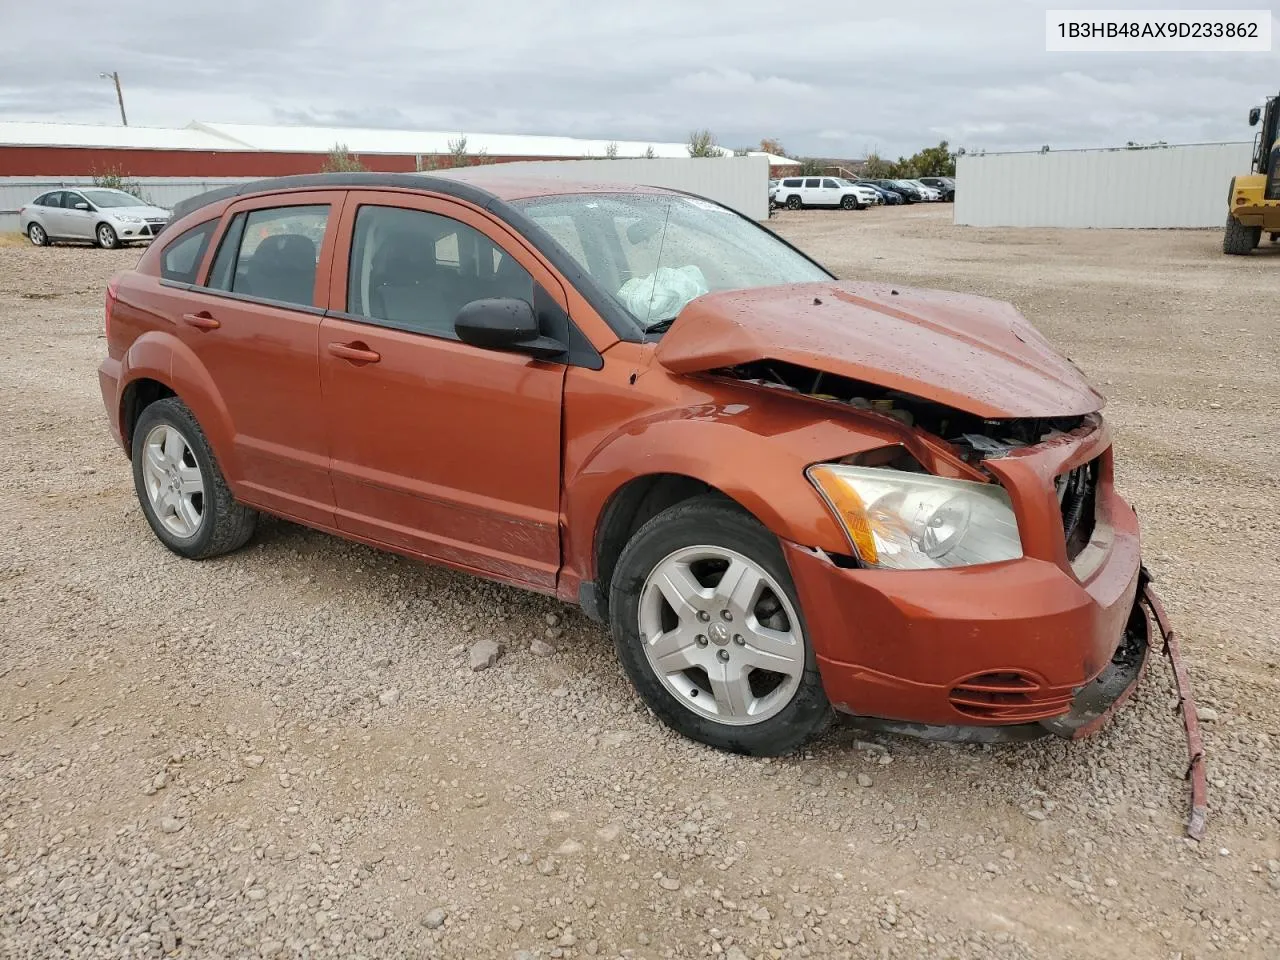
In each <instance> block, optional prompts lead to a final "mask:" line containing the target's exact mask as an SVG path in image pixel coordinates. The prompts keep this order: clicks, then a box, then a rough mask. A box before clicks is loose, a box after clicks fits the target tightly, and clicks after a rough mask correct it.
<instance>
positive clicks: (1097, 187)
mask: <svg viewBox="0 0 1280 960" xmlns="http://www.w3.org/2000/svg"><path fill="white" fill-rule="evenodd" d="M1252 151H1253V144H1252V143H1250V142H1247V141H1244V142H1238V143H1191V144H1179V145H1174V146H1157V147H1136V148H1134V147H1117V148H1112V149H1106V150H1050V151H1047V152H1039V151H1037V152H1034V153H988V154H982V155H977V154H969V155H965V156H963V157H960V158H959V161H958V162H957V166H956V205H955V222H956V223H957V224H963V225H966V226H973V227H1138V228H1141V227H1147V228H1151V227H1221V226H1222V224H1223V222H1224V221H1225V219H1226V215H1227V214H1226V211H1227V190H1228V188H1229V186H1230V184H1231V178H1232V177H1233V176H1235V175H1236V174H1241V173H1248V172H1249V162H1250V158H1251V156H1252Z"/></svg>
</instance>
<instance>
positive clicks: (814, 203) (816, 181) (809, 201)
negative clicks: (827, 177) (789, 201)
mask: <svg viewBox="0 0 1280 960" xmlns="http://www.w3.org/2000/svg"><path fill="white" fill-rule="evenodd" d="M800 200H801V201H802V202H803V203H804V204H805V206H811V207H819V206H822V203H823V200H822V178H821V177H805V179H804V186H803V187H801V188H800Z"/></svg>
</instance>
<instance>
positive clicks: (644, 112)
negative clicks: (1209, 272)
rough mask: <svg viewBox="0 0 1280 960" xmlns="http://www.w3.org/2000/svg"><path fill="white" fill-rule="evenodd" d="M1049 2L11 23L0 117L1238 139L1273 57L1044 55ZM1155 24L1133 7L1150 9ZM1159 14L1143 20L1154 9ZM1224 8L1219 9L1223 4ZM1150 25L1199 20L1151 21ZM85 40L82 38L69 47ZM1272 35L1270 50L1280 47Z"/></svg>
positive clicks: (115, 12)
mask: <svg viewBox="0 0 1280 960" xmlns="http://www.w3.org/2000/svg"><path fill="white" fill-rule="evenodd" d="M1055 2H1056V0H1048V2H1036V0H966V2H965V3H963V4H959V3H955V2H954V0H917V2H916V3H914V4H912V5H911V7H910V9H909V10H907V9H905V8H904V9H903V11H902V12H901V13H897V12H894V11H893V10H890V11H889V12H886V8H885V7H884V5H883V4H880V3H871V2H869V0H852V2H848V3H844V4H838V5H836V6H828V7H823V8H814V10H813V11H812V13H811V14H807V15H798V14H797V12H796V9H795V8H787V7H785V6H779V5H778V4H777V3H776V2H774V0H737V2H735V3H734V4H732V5H729V4H724V3H701V4H699V3H689V2H688V0H683V2H674V0H648V2H646V3H643V4H594V5H585V4H582V3H579V2H576V0H542V2H540V3H537V4H529V3H523V2H518V0H471V2H469V3H466V4H458V3H454V2H450V3H446V2H444V0H429V2H425V3H419V4H414V5H408V4H404V3H402V2H399V0H361V2H359V3H358V4H356V3H350V2H348V0H271V2H266V0H220V3H219V4H218V8H217V11H216V13H210V8H208V7H206V6H201V5H190V4H169V5H166V6H165V8H164V14H163V16H159V15H157V12H156V11H157V6H156V3H155V2H154V0H113V2H112V4H111V16H110V17H103V16H102V13H101V11H102V6H101V0H59V2H57V3H55V4H29V3H16V2H10V3H7V4H6V3H4V0H0V4H3V5H4V7H5V12H4V14H3V21H2V25H0V30H2V31H3V33H4V35H5V36H6V37H25V38H36V37H57V38H58V41H57V47H58V55H57V56H56V57H51V56H49V55H48V50H47V45H42V44H38V43H34V42H26V43H17V44H11V45H9V49H7V50H6V52H5V55H4V57H2V58H0V117H5V118H14V119H17V118H25V119H65V120H76V121H98V122H104V123H110V122H114V119H115V93H114V91H113V90H112V89H111V85H110V84H109V83H105V82H103V81H101V80H99V79H98V77H97V74H98V72H99V71H100V70H111V69H118V70H120V72H121V76H122V79H123V81H124V88H125V99H126V105H127V106H128V108H129V116H130V120H131V121H132V122H134V123H139V124H153V125H182V124H185V123H186V122H187V121H189V120H191V119H206V120H224V121H247V122H267V121H271V120H293V121H294V122H297V121H298V120H301V119H304V118H307V117H314V118H318V119H330V120H333V121H335V122H344V123H352V124H356V123H360V124H377V125H416V126H420V127H424V128H442V127H443V128H445V129H468V130H477V131H483V130H488V131H493V132H500V133H551V134H555V133H561V134H567V135H574V136H589V137H597V138H601V139H619V140H630V139H635V140H683V139H684V138H685V137H686V136H687V135H688V131H690V130H692V129H695V128H700V127H709V128H710V129H712V130H713V131H714V132H715V133H716V135H717V137H718V138H719V140H720V142H721V143H723V144H726V145H746V144H754V143H756V142H758V141H759V139H760V138H761V137H775V138H778V139H780V140H781V141H782V142H783V143H784V144H785V145H786V146H787V148H788V149H790V150H792V151H794V152H796V153H799V154H819V155H846V156H847V155H852V154H858V153H861V152H862V151H863V150H865V149H867V148H868V147H876V148H878V149H879V150H880V151H881V152H882V153H885V154H888V155H891V156H897V155H898V154H900V153H911V152H913V151H914V150H916V149H919V148H920V147H921V146H924V145H926V144H928V143H930V142H934V143H936V142H937V141H938V140H939V139H943V138H945V139H948V140H950V141H951V142H952V144H953V145H957V146H958V145H964V146H966V147H969V148H971V149H987V150H998V149H1019V148H1021V149H1025V148H1031V149H1035V148H1037V147H1039V146H1040V145H1041V144H1043V143H1049V144H1052V145H1053V146H1054V148H1057V149H1060V148H1064V147H1070V146H1091V145H1109V144H1123V143H1124V142H1125V141H1127V140H1139V141H1152V140H1167V141H1169V142H1178V141H1186V140H1213V139H1236V140H1245V139H1248V138H1249V136H1250V134H1251V133H1252V131H1250V130H1249V128H1248V127H1247V126H1246V125H1245V123H1244V116H1245V114H1246V112H1247V111H1248V108H1249V107H1250V106H1251V105H1253V104H1254V103H1256V102H1258V101H1259V99H1260V98H1261V97H1262V96H1263V95H1264V94H1265V93H1266V92H1267V91H1271V92H1274V90H1275V87H1276V85H1277V81H1276V77H1277V76H1280V55H1278V54H1275V53H1272V54H1236V55H1231V54H1222V55H1214V54H1196V55H1191V54H1151V55H1131V54H1060V53H1055V54H1049V53H1046V52H1045V50H1044V10H1045V8H1046V7H1048V6H1053V5H1054V3H1055ZM1143 2H1144V3H1145V2H1147V0H1143ZM1150 2H1151V3H1153V4H1154V3H1156V2H1157V0H1150ZM1223 2H1226V0H1223ZM1159 3H1161V4H1163V5H1164V6H1170V5H1188V4H1189V5H1191V6H1194V5H1196V4H1197V3H1198V4H1199V5H1201V6H1204V5H1206V0H1187V2H1186V3H1181V4H1179V0H1159ZM87 23H92V24H93V28H92V30H86V29H85V28H84V25H85V24H87ZM1277 35H1278V36H1280V29H1278V30H1277Z"/></svg>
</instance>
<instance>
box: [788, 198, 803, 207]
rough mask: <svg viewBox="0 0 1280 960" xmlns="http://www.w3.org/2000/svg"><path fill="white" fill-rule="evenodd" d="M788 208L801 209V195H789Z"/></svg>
mask: <svg viewBox="0 0 1280 960" xmlns="http://www.w3.org/2000/svg"><path fill="white" fill-rule="evenodd" d="M787 209H788V210H799V209H800V198H799V197H797V196H790V197H787Z"/></svg>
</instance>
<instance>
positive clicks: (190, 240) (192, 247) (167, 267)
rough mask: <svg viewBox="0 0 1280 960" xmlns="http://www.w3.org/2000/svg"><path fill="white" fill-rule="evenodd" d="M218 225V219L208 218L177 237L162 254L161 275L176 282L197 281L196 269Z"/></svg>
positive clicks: (198, 267)
mask: <svg viewBox="0 0 1280 960" xmlns="http://www.w3.org/2000/svg"><path fill="white" fill-rule="evenodd" d="M217 225H218V221H217V220H207V221H205V222H204V223H201V224H197V225H196V226H194V227H192V228H191V229H190V230H185V231H183V232H182V233H181V234H179V235H178V236H177V237H175V238H174V239H173V242H172V243H170V244H168V245H167V246H166V247H165V248H164V253H162V254H161V255H160V276H161V277H162V278H163V279H165V280H172V281H174V282H175V283H195V282H196V271H197V270H199V269H200V263H201V262H202V261H203V260H204V252H205V250H207V249H208V248H209V238H210V237H212V236H213V231H214V228H215V227H217Z"/></svg>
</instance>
